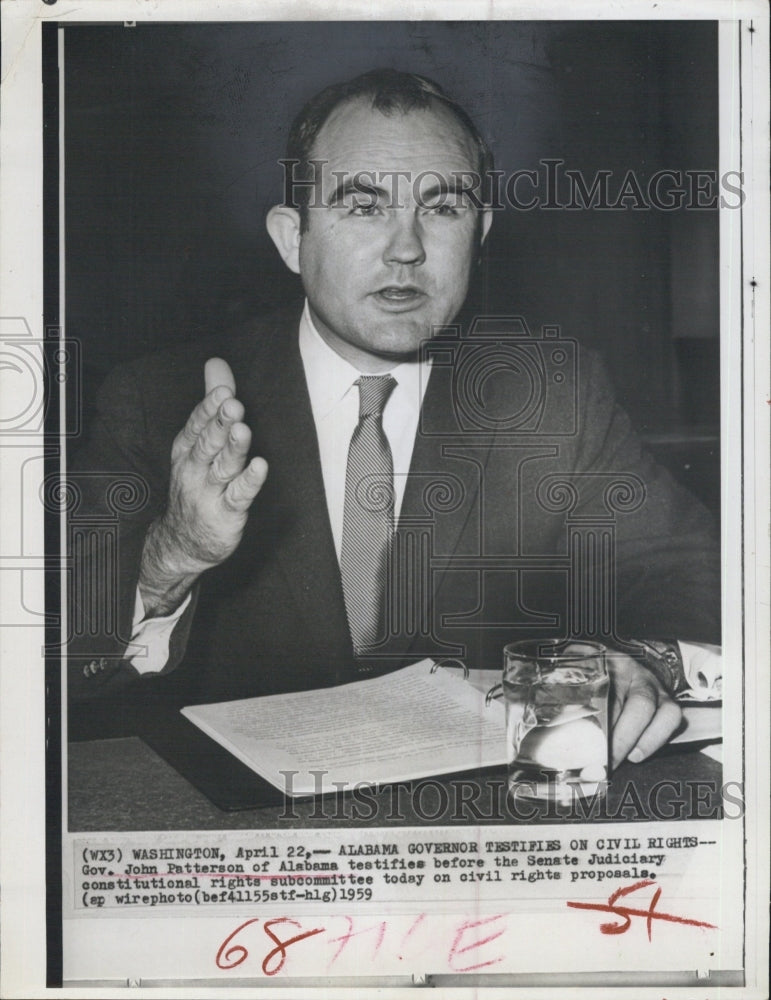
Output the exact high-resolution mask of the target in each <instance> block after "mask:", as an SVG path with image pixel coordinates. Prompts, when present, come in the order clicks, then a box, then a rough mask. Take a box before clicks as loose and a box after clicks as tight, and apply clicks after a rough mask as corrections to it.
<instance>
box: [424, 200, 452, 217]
mask: <svg viewBox="0 0 771 1000" xmlns="http://www.w3.org/2000/svg"><path fill="white" fill-rule="evenodd" d="M423 207H424V209H425V211H426V212H430V213H431V215H457V214H458V210H457V208H456V207H455V206H454V205H448V204H447V203H446V202H441V203H440V204H438V205H424V206H423Z"/></svg>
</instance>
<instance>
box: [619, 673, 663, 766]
mask: <svg viewBox="0 0 771 1000" xmlns="http://www.w3.org/2000/svg"><path fill="white" fill-rule="evenodd" d="M657 709H658V697H657V692H656V690H655V688H654V687H653V685H651V686H650V687H648V686H647V685H637V686H635V687H634V688H632V689H630V690H629V692H628V693H627V696H626V699H625V700H624V704H623V707H622V709H621V712H620V714H619V716H618V719H617V720H616V723H615V725H614V727H613V740H612V747H613V766H614V767H617V766H618V765H619V764H620V763H621V761H622V760H626V757H627V755H628V753H629V751H630V750H631V749H632V748H633V747H634V746H635V745H636V743H637V740H638V739H639V737H640V734H641V733H642V732H644V731H645V730H646V729H647V728H648V726H649V725H650V723H651V720H652V719H653V716H654V715H655V714H656V711H657Z"/></svg>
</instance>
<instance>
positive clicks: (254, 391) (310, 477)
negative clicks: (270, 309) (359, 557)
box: [239, 313, 352, 683]
mask: <svg viewBox="0 0 771 1000" xmlns="http://www.w3.org/2000/svg"><path fill="white" fill-rule="evenodd" d="M298 325H299V313H298V314H297V315H296V316H294V317H293V318H291V319H288V320H287V322H286V324H282V325H281V326H278V327H277V328H276V330H275V333H274V334H273V337H272V341H271V343H270V344H269V345H267V347H268V349H267V350H260V351H259V352H258V354H257V358H256V359H255V360H254V361H253V362H252V367H251V372H250V375H249V377H248V379H247V382H246V385H247V386H248V388H247V389H246V390H245V391H244V392H242V391H241V388H240V386H239V394H240V396H241V398H242V400H243V402H244V405H245V408H246V411H247V420H248V421H251V427H252V432H253V439H254V443H253V448H252V451H253V453H254V454H256V455H257V454H258V455H263V456H264V457H265V458H266V459H267V461H268V467H269V472H268V478H267V481H266V484H265V486H264V487H263V491H262V492H261V494H260V497H259V498H258V500H259V501H260V504H259V508H258V515H259V516H258V517H257V518H255V522H260V524H259V525H258V526H257V529H256V530H258V531H259V530H265V527H266V525H269V526H270V531H271V533H272V535H273V537H272V539H271V543H272V544H274V545H275V551H276V554H277V557H278V559H279V561H280V564H281V567H282V569H283V573H284V575H285V577H286V581H287V584H288V586H289V589H290V591H291V593H292V596H293V598H294V602H295V605H296V614H297V616H298V618H299V619H303V620H304V621H305V624H306V628H307V631H308V634H309V635H311V636H312V637H313V641H314V643H315V644H316V650H317V653H321V654H322V655H325V656H326V657H328V658H329V661H330V667H331V668H332V672H333V673H335V674H337V673H340V672H341V671H343V670H345V669H347V666H346V665H347V664H348V663H349V662H350V660H351V659H352V648H351V640H350V634H349V631H348V620H347V617H346V614H345V603H344V599H343V591H342V584H341V580H340V571H339V568H338V562H337V556H336V554H335V549H334V542H333V539H332V531H331V528H330V524H329V516H328V513H327V501H326V494H325V491H324V481H323V478H322V473H321V462H320V459H319V450H318V443H317V438H316V428H315V425H314V422H313V414H312V412H311V405H310V399H309V397H308V391H307V387H306V381H305V375H304V371H303V366H302V359H301V357H300V351H299V346H298ZM255 542H256V539H255ZM339 679H341V678H338V677H337V676H335V677H330V682H331V683H336V682H337V681H338V680H339Z"/></svg>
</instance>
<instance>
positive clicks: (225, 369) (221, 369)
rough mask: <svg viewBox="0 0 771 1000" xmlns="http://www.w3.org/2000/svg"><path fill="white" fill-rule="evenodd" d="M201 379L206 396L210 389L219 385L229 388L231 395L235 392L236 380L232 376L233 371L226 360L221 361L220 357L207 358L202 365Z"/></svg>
mask: <svg viewBox="0 0 771 1000" xmlns="http://www.w3.org/2000/svg"><path fill="white" fill-rule="evenodd" d="M203 380H204V385H205V386H206V395H207V396H208V395H209V393H210V392H211V391H212V389H216V388H217V386H220V385H224V386H225V387H226V388H228V389H230V393H231V395H232V396H235V394H236V380H235V378H234V377H233V372H232V371H231V369H230V365H229V364H228V363H227V361H223V360H222V358H209V360H208V361H207V362H206V364H205V365H204V369H203Z"/></svg>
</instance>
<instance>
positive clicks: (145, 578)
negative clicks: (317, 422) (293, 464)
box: [139, 358, 268, 617]
mask: <svg viewBox="0 0 771 1000" xmlns="http://www.w3.org/2000/svg"><path fill="white" fill-rule="evenodd" d="M204 381H205V391H206V395H205V396H204V398H203V399H202V400H201V402H200V403H199V404H198V405H197V406H196V407H195V409H194V410H193V412H192V413H191V414H190V417H189V418H188V421H187V423H186V424H185V426H184V428H183V429H182V430H181V431H180V433H179V434H178V435H177V436H176V438H175V439H174V443H173V445H172V449H171V478H170V482H169V498H168V504H167V507H166V511H165V512H164V514H163V515H162V516H161V517H160V518H158V520H156V521H155V522H154V523H153V524H152V525H151V527H150V529H149V531H148V534H147V539H146V540H145V547H144V550H143V553H142V564H141V569H140V577H139V590H140V594H141V597H142V601H143V604H144V608H145V614H146V616H147V617H151V616H153V617H157V616H158V615H162V614H168V613H169V612H170V611H172V610H174V608H175V607H177V606H178V605H179V604H180V603H181V601H182V600H183V599H184V596H185V595H186V593H187V592H188V591H189V590H190V587H191V586H192V585H193V583H194V582H195V580H196V579H197V577H198V576H200V574H201V573H203V572H204V571H205V570H207V569H211V568H212V567H213V566H217V565H219V563H221V562H223V561H224V560H225V559H227V558H228V556H229V555H231V554H232V553H233V552H234V551H235V549H236V548H237V546H238V544H239V542H240V541H241V537H242V535H243V531H244V527H245V525H246V519H247V516H248V513H249V507H250V506H251V503H252V501H253V500H254V498H255V497H256V496H257V494H258V493H259V491H260V489H261V488H262V484H263V483H264V482H265V477H266V476H267V472H268V466H267V463H266V462H265V460H264V459H262V458H253V459H252V460H251V461H250V462H248V463H247V455H248V453H249V446H250V444H251V439H252V434H251V431H250V430H249V428H248V427H247V426H246V424H245V423H244V422H243V417H244V407H243V405H242V404H241V403H240V402H239V401H238V399H236V395H235V392H236V383H235V379H234V377H233V372H232V371H231V370H230V366H229V365H228V364H227V362H226V361H223V360H222V359H221V358H211V359H210V360H209V361H207V362H206V366H205V369H204Z"/></svg>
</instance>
